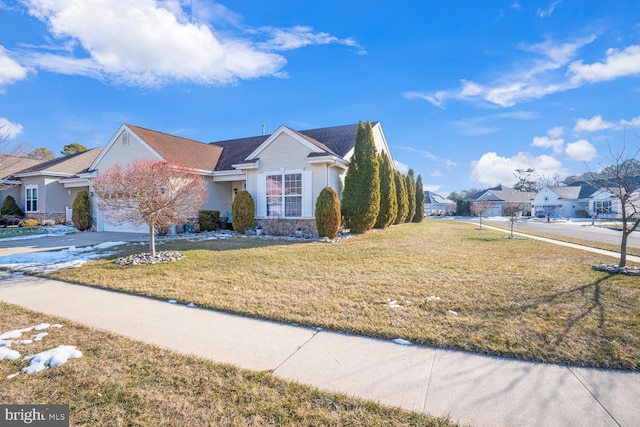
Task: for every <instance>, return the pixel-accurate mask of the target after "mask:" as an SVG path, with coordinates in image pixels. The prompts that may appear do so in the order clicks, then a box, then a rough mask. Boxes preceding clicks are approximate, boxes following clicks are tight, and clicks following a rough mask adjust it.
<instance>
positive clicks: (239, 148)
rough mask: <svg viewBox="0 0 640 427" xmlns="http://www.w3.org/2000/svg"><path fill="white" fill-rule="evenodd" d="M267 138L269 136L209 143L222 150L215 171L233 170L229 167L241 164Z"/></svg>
mask: <svg viewBox="0 0 640 427" xmlns="http://www.w3.org/2000/svg"><path fill="white" fill-rule="evenodd" d="M269 136H270V135H261V136H253V137H251V138H239V139H229V140H227V141H218V142H213V143H211V145H215V146H218V147H221V148H222V154H221V155H220V159H219V160H218V164H217V165H216V169H215V170H217V171H223V170H231V169H233V166H231V165H235V164H237V163H243V162H244V160H245V159H246V158H247V157H249V154H251V153H253V152H254V151H255V149H256V148H258V147H259V146H260V144H262V143H263V142H265V141H266V140H267V138H269Z"/></svg>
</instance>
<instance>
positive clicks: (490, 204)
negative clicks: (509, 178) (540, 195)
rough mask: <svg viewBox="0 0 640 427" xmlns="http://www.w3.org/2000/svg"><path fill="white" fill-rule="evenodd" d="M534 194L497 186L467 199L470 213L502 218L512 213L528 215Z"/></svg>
mask: <svg viewBox="0 0 640 427" xmlns="http://www.w3.org/2000/svg"><path fill="white" fill-rule="evenodd" d="M535 194H536V193H534V192H529V191H518V190H515V189H513V188H510V187H507V186H506V185H501V184H500V185H498V186H496V187H493V188H489V189H486V190H483V191H480V192H478V193H474V194H472V195H469V196H468V197H467V199H468V200H470V201H471V211H472V212H474V213H475V214H476V215H479V216H504V215H512V214H513V213H521V214H523V215H529V214H530V212H531V199H533V197H534V196H535Z"/></svg>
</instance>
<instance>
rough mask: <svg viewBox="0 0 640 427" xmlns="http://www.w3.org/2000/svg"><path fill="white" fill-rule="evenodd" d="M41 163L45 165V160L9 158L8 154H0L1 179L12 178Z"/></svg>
mask: <svg viewBox="0 0 640 427" xmlns="http://www.w3.org/2000/svg"><path fill="white" fill-rule="evenodd" d="M40 163H44V160H36V159H28V158H26V157H17V156H8V155H6V154H0V165H2V172H0V179H2V178H6V177H8V176H11V175H13V174H15V173H17V172H19V171H21V170H23V169H27V168H30V167H33V166H36V165H39V164H40Z"/></svg>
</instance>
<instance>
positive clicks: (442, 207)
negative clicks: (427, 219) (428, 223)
mask: <svg viewBox="0 0 640 427" xmlns="http://www.w3.org/2000/svg"><path fill="white" fill-rule="evenodd" d="M455 211H456V202H454V201H453V200H449V199H447V198H445V197H443V196H441V195H439V194H436V193H434V192H432V191H425V192H424V214H425V215H427V216H430V215H450V214H452V213H454V212H455Z"/></svg>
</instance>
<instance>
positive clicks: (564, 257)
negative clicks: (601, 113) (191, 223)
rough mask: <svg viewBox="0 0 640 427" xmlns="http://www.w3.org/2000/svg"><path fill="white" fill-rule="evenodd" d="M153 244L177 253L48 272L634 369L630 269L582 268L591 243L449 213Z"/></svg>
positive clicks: (452, 343)
mask: <svg viewBox="0 0 640 427" xmlns="http://www.w3.org/2000/svg"><path fill="white" fill-rule="evenodd" d="M145 249H146V248H145ZM161 249H162V250H169V249H171V250H180V251H183V252H184V253H185V254H186V258H185V259H183V260H182V261H179V262H176V263H170V264H162V265H151V266H136V267H119V266H117V265H115V264H114V263H113V260H99V261H92V262H89V263H87V264H86V265H85V266H84V267H82V268H80V269H68V270H64V271H60V272H57V273H53V274H52V275H51V276H53V277H55V278H58V279H62V280H68V281H72V282H77V283H84V284H88V285H93V286H98V287H104V288H109V289H115V290H120V291H124V292H130V293H136V294H141V295H147V296H152V297H156V298H160V299H164V300H166V299H176V300H178V301H180V302H183V303H189V302H194V303H195V304H197V305H198V306H201V307H209V308H213V309H218V310H224V311H228V312H233V313H240V314H245V315H249V316H254V317H259V318H266V319H273V320H278V321H283V322H294V323H298V324H302V325H308V326H320V327H323V328H325V329H331V330H337V331H346V332H351V333H357V334H364V335H368V336H374V337H380V338H386V339H393V338H398V337H400V338H404V339H407V340H410V341H412V342H414V343H419V344H427V345H434V346H439V347H445V348H454V349H463V350H470V351H475V352H479V353H488V354H495V355H502V356H507V357H513V358H518V359H528V360H536V361H544V362H556V363H567V364H571V365H577V366H595V367H607V368H619V369H632V370H638V369H640V312H639V311H638V307H640V280H638V278H637V277H635V278H634V277H628V276H617V275H607V274H605V273H600V272H595V271H592V270H591V265H593V264H599V263H602V262H611V260H613V259H611V260H609V259H606V258H604V257H603V256H600V255H597V254H592V253H588V252H583V251H579V250H573V249H569V248H566V247H561V246H556V245H552V244H548V243H544V242H540V241H537V240H534V239H526V240H510V239H505V238H504V234H503V233H500V232H494V231H489V230H477V226H474V225H471V224H465V223H457V222H453V221H425V222H423V223H421V224H407V225H403V226H399V227H392V228H391V229H387V230H383V231H377V232H372V233H367V234H365V235H363V236H360V237H356V238H353V239H349V240H346V241H342V242H339V243H320V242H313V243H291V242H274V241H268V240H263V239H246V238H238V239H232V240H221V241H220V240H219V241H202V242H186V241H175V242H170V243H166V244H165V245H163V246H162V247H161ZM141 250H144V249H141V247H140V246H135V247H130V248H129V249H128V251H141ZM431 296H435V297H438V298H440V299H439V300H433V299H431V298H430V297H431ZM390 301H397V305H399V307H396V308H394V307H392V305H391V304H390ZM451 311H455V312H456V313H457V315H453V314H452V313H451Z"/></svg>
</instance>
